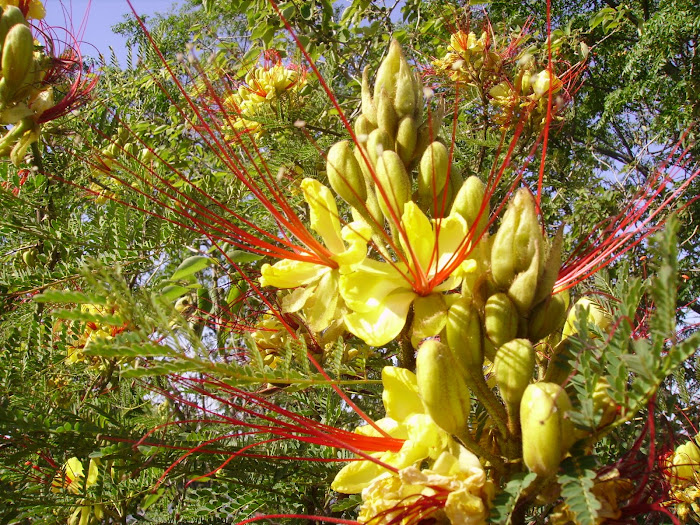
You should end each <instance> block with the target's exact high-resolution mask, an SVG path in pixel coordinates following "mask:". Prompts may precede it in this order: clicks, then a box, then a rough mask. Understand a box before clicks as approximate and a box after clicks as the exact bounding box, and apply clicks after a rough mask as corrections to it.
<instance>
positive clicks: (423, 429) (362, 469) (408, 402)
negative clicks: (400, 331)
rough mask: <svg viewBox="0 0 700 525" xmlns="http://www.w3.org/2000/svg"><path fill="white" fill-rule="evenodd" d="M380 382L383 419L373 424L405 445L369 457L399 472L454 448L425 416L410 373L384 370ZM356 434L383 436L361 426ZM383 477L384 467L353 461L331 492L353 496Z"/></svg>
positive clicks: (413, 378) (338, 478) (402, 370)
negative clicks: (382, 390)
mask: <svg viewBox="0 0 700 525" xmlns="http://www.w3.org/2000/svg"><path fill="white" fill-rule="evenodd" d="M382 382H383V384H384V392H383V394H382V401H383V402H384V408H385V409H386V417H385V418H383V419H380V420H379V421H377V422H376V424H377V426H378V427H379V428H381V429H382V430H383V431H384V432H386V433H387V434H388V435H389V436H391V437H392V438H395V439H403V440H405V441H404V443H403V446H402V447H401V449H400V450H399V451H397V452H393V451H391V450H388V448H389V447H387V451H386V452H375V453H373V454H372V456H374V457H376V458H377V459H378V460H380V461H381V462H383V463H385V464H387V465H390V466H392V467H395V468H397V469H402V468H406V467H410V466H413V465H415V464H418V463H420V462H421V461H423V460H425V459H427V458H431V459H436V458H437V457H438V456H439V455H440V453H441V452H442V451H444V450H446V449H448V448H449V447H452V446H454V445H455V442H454V441H453V439H452V438H451V437H450V436H449V435H448V434H447V433H446V432H445V431H444V430H442V429H441V428H440V427H438V426H437V425H436V424H435V422H434V421H433V420H432V419H431V418H430V416H429V415H428V414H427V413H426V412H425V409H424V408H423V402H422V401H421V398H420V396H419V394H418V383H417V381H416V375H415V374H414V373H413V372H410V371H408V370H406V369H404V368H398V367H393V366H387V367H384V369H383V370H382ZM355 432H356V433H358V434H361V435H364V436H371V437H381V436H382V435H381V433H380V432H378V431H377V430H376V429H375V428H373V427H372V426H370V425H363V426H361V427H359V428H357V429H356V430H355ZM386 473H388V471H387V470H386V469H385V468H384V467H382V466H381V465H378V464H377V463H375V462H373V461H370V460H360V461H354V462H352V463H349V464H348V465H347V466H345V467H344V468H343V469H342V470H341V471H340V472H338V474H337V475H336V477H335V479H334V480H333V483H332V484H331V488H332V489H333V490H335V491H337V492H343V493H345V494H356V493H358V492H360V491H362V490H363V489H364V488H366V487H368V486H369V485H370V484H371V483H372V482H373V481H374V480H375V479H376V478H378V477H380V476H383V475H384V474H386Z"/></svg>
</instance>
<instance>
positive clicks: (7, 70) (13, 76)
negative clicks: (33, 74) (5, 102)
mask: <svg viewBox="0 0 700 525" xmlns="http://www.w3.org/2000/svg"><path fill="white" fill-rule="evenodd" d="M33 61H34V37H33V36H32V32H31V31H30V29H29V28H28V27H27V26H25V25H24V24H16V25H14V26H12V28H11V29H10V30H9V32H8V33H7V37H6V38H5V43H4V44H3V48H2V75H3V79H4V81H5V84H6V86H7V89H8V90H9V91H10V93H13V92H14V91H16V90H17V89H19V88H20V87H21V86H22V84H23V83H24V80H25V78H27V74H28V73H29V70H30V68H31V67H32V63H33Z"/></svg>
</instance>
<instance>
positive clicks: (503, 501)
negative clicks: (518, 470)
mask: <svg viewBox="0 0 700 525" xmlns="http://www.w3.org/2000/svg"><path fill="white" fill-rule="evenodd" d="M536 477H537V474H535V473H533V472H530V473H529V474H524V475H523V474H518V475H516V476H514V477H513V479H512V480H511V481H509V482H508V483H507V484H506V486H505V487H504V488H503V492H501V493H500V494H499V495H498V496H496V498H495V499H494V500H493V509H492V510H491V523H497V524H499V525H510V523H511V514H512V513H513V510H514V509H515V504H516V503H517V502H518V499H519V498H520V495H521V494H522V493H523V491H524V490H525V489H527V488H528V487H529V486H530V484H531V483H532V482H533V481H535V478H536Z"/></svg>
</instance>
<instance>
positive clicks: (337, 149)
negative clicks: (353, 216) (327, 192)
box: [326, 140, 367, 209]
mask: <svg viewBox="0 0 700 525" xmlns="http://www.w3.org/2000/svg"><path fill="white" fill-rule="evenodd" d="M326 172H327V173H328V182H330V184H331V188H333V191H335V193H336V194H337V195H338V196H340V198H341V199H343V200H344V201H345V202H347V203H348V204H349V205H350V206H352V207H353V208H358V209H363V208H364V202H365V200H366V199H367V188H366V186H365V179H364V177H363V176H362V170H361V169H360V165H359V163H358V162H357V159H356V158H355V155H354V154H353V151H352V147H351V145H350V142H349V141H347V140H343V141H341V142H337V143H335V144H334V145H333V146H332V147H331V149H330V151H329V152H328V156H327V158H326Z"/></svg>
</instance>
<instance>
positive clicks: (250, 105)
mask: <svg viewBox="0 0 700 525" xmlns="http://www.w3.org/2000/svg"><path fill="white" fill-rule="evenodd" d="M305 85H306V72H305V71H304V70H303V69H301V68H298V67H288V66H285V65H284V64H282V59H281V58H280V56H279V54H278V53H277V52H275V51H272V50H270V51H266V52H265V56H264V61H263V64H262V65H259V66H256V67H253V68H251V69H250V71H248V73H247V74H246V76H245V79H244V80H243V82H241V83H240V84H239V85H238V88H237V89H236V90H235V91H233V93H231V94H230V95H229V96H228V97H226V99H225V100H224V106H226V107H228V108H230V109H231V111H230V115H231V117H232V121H233V128H234V130H236V131H237V132H247V133H254V134H257V135H260V134H262V133H263V132H264V129H263V125H262V123H261V120H265V119H269V118H271V117H272V116H274V115H275V114H276V111H277V106H278V104H279V102H280V100H281V99H282V97H284V96H289V95H292V94H298V93H299V92H300V91H301V90H302V89H303V88H304V86H305Z"/></svg>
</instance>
